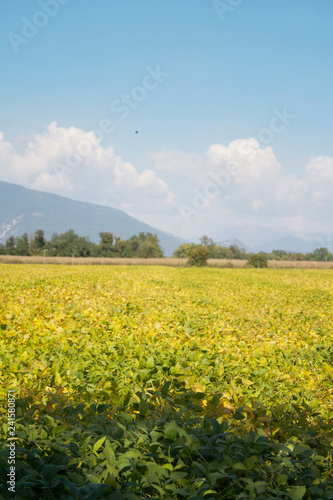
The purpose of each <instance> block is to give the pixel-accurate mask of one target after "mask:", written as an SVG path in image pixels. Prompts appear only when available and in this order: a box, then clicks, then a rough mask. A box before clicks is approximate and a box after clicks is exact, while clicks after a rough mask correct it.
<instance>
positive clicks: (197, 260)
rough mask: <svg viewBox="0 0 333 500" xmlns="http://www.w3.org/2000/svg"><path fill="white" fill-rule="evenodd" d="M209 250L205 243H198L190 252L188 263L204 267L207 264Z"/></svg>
mask: <svg viewBox="0 0 333 500" xmlns="http://www.w3.org/2000/svg"><path fill="white" fill-rule="evenodd" d="M208 258H209V250H208V248H207V247H205V246H204V245H197V246H195V247H194V248H192V250H190V252H189V259H188V263H189V265H190V266H196V267H202V266H206V265H207V260H208Z"/></svg>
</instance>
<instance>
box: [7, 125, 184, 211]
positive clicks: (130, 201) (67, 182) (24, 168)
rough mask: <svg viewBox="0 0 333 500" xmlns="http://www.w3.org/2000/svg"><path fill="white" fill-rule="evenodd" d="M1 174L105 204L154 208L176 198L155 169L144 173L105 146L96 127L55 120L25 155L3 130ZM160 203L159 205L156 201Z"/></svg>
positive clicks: (33, 138) (31, 138) (159, 208)
mask: <svg viewBox="0 0 333 500" xmlns="http://www.w3.org/2000/svg"><path fill="white" fill-rule="evenodd" d="M0 178H1V179H2V180H5V181H8V182H14V183H18V184H21V185H24V186H25V187H28V188H32V189H37V190H40V191H43V190H44V191H49V192H52V193H56V194H60V195H64V196H72V197H75V198H76V199H81V200H84V201H90V202H95V203H101V204H105V205H111V206H117V207H119V208H122V207H126V209H127V210H130V211H131V212H132V214H133V215H135V212H136V211H138V210H139V211H141V212H143V213H148V214H149V213H151V212H152V211H154V212H155V213H156V212H157V213H158V212H161V211H163V209H164V207H166V208H169V206H170V204H171V205H174V207H175V208H174V210H176V197H175V195H174V194H173V193H172V191H171V190H170V189H169V188H168V186H167V184H166V183H165V182H164V181H163V180H162V179H161V178H159V177H158V175H157V174H156V173H155V172H153V171H151V170H145V171H144V172H142V173H139V172H138V171H137V170H136V168H135V166H134V165H132V164H131V163H129V162H125V161H124V160H123V159H122V158H121V157H120V156H118V155H117V154H116V152H115V150H114V148H113V147H107V148H104V147H102V145H101V141H100V139H99V138H98V137H97V136H96V135H95V134H94V133H93V132H84V131H83V130H80V129H78V128H76V127H70V128H63V127H59V126H58V125H57V124H56V123H55V122H52V123H50V124H49V125H48V126H47V127H46V130H45V131H44V132H43V133H40V134H34V135H33V136H31V135H30V136H29V141H28V143H27V146H26V149H25V151H24V153H23V154H18V153H17V152H16V151H15V149H14V148H13V146H12V144H10V143H9V142H6V141H5V140H4V137H3V134H1V135H0ZM156 205H157V206H156Z"/></svg>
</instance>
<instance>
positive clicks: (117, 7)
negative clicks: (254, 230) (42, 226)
mask: <svg viewBox="0 0 333 500" xmlns="http://www.w3.org/2000/svg"><path fill="white" fill-rule="evenodd" d="M49 9H51V10H49ZM1 10H2V12H1V19H0V28H1V53H2V65H1V70H0V76H1V96H0V97H1V115H0V131H1V132H2V133H3V139H2V143H3V145H2V148H0V179H1V180H7V181H9V182H16V183H18V184H22V185H25V186H26V187H31V188H35V189H40V190H46V191H50V192H55V193H58V194H63V195H65V196H69V197H71V198H74V199H79V200H84V201H93V202H100V203H102V204H106V205H111V206H114V207H116V208H119V209H123V210H125V211H127V212H128V213H130V214H131V215H134V216H137V217H138V218H140V219H141V220H144V221H146V222H148V223H151V224H152V225H155V226H157V227H160V228H161V229H165V230H168V231H170V232H173V233H175V234H177V235H182V236H186V237H190V236H199V235H200V234H203V233H204V232H206V231H209V232H210V234H212V235H213V236H214V237H219V235H220V234H221V233H222V232H223V228H226V227H229V226H239V225H252V224H253V225H259V226H262V227H266V228H268V227H271V228H274V229H276V230H281V229H283V228H285V229H286V230H289V231H293V232H295V231H296V232H298V233H304V232H307V231H310V232H311V231H312V232H316V231H323V232H330V231H331V230H332V225H331V222H330V217H329V215H328V214H331V213H332V208H333V206H332V195H330V193H331V192H332V191H330V189H331V188H333V141H332V111H333V98H332V81H333V62H332V58H333V55H332V46H333V32H332V29H331V20H332V14H333V4H332V2H330V1H328V0H316V1H314V0H311V1H310V0H294V1H293V2H290V1H289V0H279V1H276V0H243V1H242V0H239V1H236V0H226V1H223V0H221V1H220V2H214V1H210V0H208V1H207V0H192V1H189V0H186V1H185V0H177V1H176V0H169V1H168V2H166V1H162V0H141V1H140V2H137V1H134V0H122V1H121V2H120V1H119V0H108V1H105V0H94V1H88V0H80V1H78V0H49V1H47V0H40V1H33V0H29V1H26V0H12V1H11V2H8V3H6V6H2V7H1ZM217 10H219V13H218V12H217ZM41 12H42V14H41ZM50 12H51V13H52V12H53V13H52V16H53V17H52V16H51V14H50ZM219 14H220V15H219ZM29 23H32V24H29ZM28 24H29V26H30V27H29V28H27V26H28ZM36 25H37V26H36ZM38 25H39V26H38ZM31 26H32V27H31ZM27 29H28V31H27ZM29 29H30V30H33V31H32V35H31V36H30V38H29V39H28V38H27V33H28V35H29V33H31V31H30V32H29ZM18 37H21V38H18ZM147 68H148V69H147ZM157 68H160V71H161V72H162V74H163V75H164V76H163V77H161V78H160V80H161V81H156V83H157V85H156V88H154V89H152V90H147V89H145V90H144V92H143V93H142V85H143V82H144V81H148V80H147V78H148V76H147V75H148V74H150V73H151V72H152V71H153V72H154V71H155V72H156V70H157ZM166 75H168V76H166ZM145 78H146V80H144V79H145ZM149 81H150V84H151V85H152V81H153V80H152V78H150V80H149ZM138 87H141V94H140V88H139V89H138ZM132 92H134V95H135V96H138V97H137V99H136V100H134V101H133V99H132V100H131V102H132V103H134V104H133V109H131V108H129V107H128V116H126V118H124V119H122V116H121V113H120V112H119V111H118V112H115V111H114V110H115V107H114V106H113V110H112V108H111V106H112V104H114V103H115V101H116V100H119V101H121V100H122V99H123V96H124V95H129V96H131V95H133V94H132ZM139 97H140V100H139ZM118 108H119V106H118ZM116 109H117V108H116ZM283 110H284V111H283ZM277 113H278V116H280V115H281V113H282V115H283V116H287V118H285V119H284V120H283V121H282V122H281V121H280V122H279V125H277V121H276V120H275V121H274V122H272V119H273V118H274V117H276V114H277ZM288 116H289V118H288ZM291 117H292V118H291ZM101 120H108V124H109V128H110V127H111V125H110V123H111V122H112V128H113V131H112V132H108V133H104V134H103V137H100V140H99V141H97V142H96V141H95V139H96V138H93V137H92V136H91V135H89V132H90V131H93V130H95V133H96V131H97V132H98V130H99V129H100V123H101ZM54 122H55V123H56V125H55V124H54ZM52 123H53V126H51V127H50V124H52ZM272 123H274V124H276V127H275V126H273V128H274V130H273V131H272V130H271V128H272V127H271V125H272ZM282 125H283V126H282ZM267 129H268V131H267ZM136 130H138V131H139V133H138V134H135V131H136ZM85 134H88V136H87V135H85ZM267 134H268V135H267ZM87 137H88V140H91V141H92V143H93V150H92V151H91V154H89V155H86V156H84V158H81V160H82V161H80V162H78V165H76V166H75V168H73V167H72V166H70V165H67V164H66V161H67V160H66V157H67V156H66V155H68V151H69V150H73V149H74V150H76V149H77V144H78V142H79V141H80V140H87ZM89 138H90V139H89ZM262 138H264V139H265V140H261V139H262ZM253 140H255V141H257V143H255V142H253ZM75 141H76V142H75ZM251 141H252V142H251ZM214 145H215V146H216V147H214ZM218 146H220V147H218ZM66 148H67V149H66ZM239 148H241V150H242V151H240V149H239ZM242 148H243V149H242ZM244 148H245V150H246V154H245V153H244ZM51 151H53V153H52V154H53V156H52V154H51ZM1 154H2V157H1ZM55 162H56V163H57V164H58V166H59V165H65V167H64V168H63V170H61V167H60V170H59V168H56V169H55V168H54V163H55ZM228 162H234V163H235V162H236V163H237V164H238V167H239V168H240V169H241V172H240V173H238V174H237V176H234V177H233V176H231V178H230V179H229V182H228V185H226V186H224V185H223V186H222V185H221V186H220V185H218V184H217V186H218V188H216V189H215V191H214V188H213V187H211V188H208V187H207V186H208V184H209V182H211V176H209V174H210V173H211V172H213V171H214V172H221V171H225V169H226V168H228V165H227V163H228ZM1 165H2V168H1ZM258 176H259V177H258ZM256 179H257V180H256ZM258 179H259V180H258ZM198 192H199V193H200V194H201V199H200V200H199V201H198V199H196V198H195V197H196V196H197V198H198V196H199V198H200V195H198ZM200 201H201V204H200ZM221 237H223V235H222V234H221Z"/></svg>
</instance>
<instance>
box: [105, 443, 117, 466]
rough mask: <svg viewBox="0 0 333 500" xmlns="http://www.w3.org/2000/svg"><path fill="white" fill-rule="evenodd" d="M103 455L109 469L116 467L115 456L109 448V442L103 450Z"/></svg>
mask: <svg viewBox="0 0 333 500" xmlns="http://www.w3.org/2000/svg"><path fill="white" fill-rule="evenodd" d="M103 455H104V456H105V458H106V460H107V462H108V464H109V465H110V467H112V468H113V469H114V468H115V466H116V455H115V454H114V451H113V448H112V447H111V444H110V442H109V441H107V444H106V446H105V448H104V449H103Z"/></svg>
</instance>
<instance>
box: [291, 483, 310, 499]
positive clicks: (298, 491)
mask: <svg viewBox="0 0 333 500" xmlns="http://www.w3.org/2000/svg"><path fill="white" fill-rule="evenodd" d="M305 493H306V487H305V486H297V488H294V489H292V490H291V491H289V492H288V496H289V498H290V499H291V500H302V498H303V497H304V495H305Z"/></svg>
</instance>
